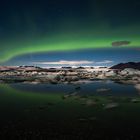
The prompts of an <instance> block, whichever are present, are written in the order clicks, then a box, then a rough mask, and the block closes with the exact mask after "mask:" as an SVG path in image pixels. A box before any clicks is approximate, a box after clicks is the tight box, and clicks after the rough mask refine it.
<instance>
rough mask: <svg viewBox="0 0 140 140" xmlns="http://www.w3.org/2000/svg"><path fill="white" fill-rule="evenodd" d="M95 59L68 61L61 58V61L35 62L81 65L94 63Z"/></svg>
mask: <svg viewBox="0 0 140 140" xmlns="http://www.w3.org/2000/svg"><path fill="white" fill-rule="evenodd" d="M92 63H94V62H93V61H87V60H81V61H67V60H60V61H50V62H34V64H41V65H47V64H48V65H81V64H92Z"/></svg>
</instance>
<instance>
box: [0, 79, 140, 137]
mask: <svg viewBox="0 0 140 140" xmlns="http://www.w3.org/2000/svg"><path fill="white" fill-rule="evenodd" d="M0 112H1V113H0V137H1V139H6V138H7V139H27V140H28V139H29V140H30V139H41V140H45V139H49V140H59V139H60V140H63V139H66V140H69V139H71V140H75V139H77V140H90V139H91V140H93V139H95V140H96V139H97V140H98V139H103V140H109V139H112V140H119V139H121V140H125V139H126V140H132V139H138V140H139V139H140V133H139V130H140V97H139V91H137V90H136V89H135V87H134V85H122V84H117V83H114V82H111V81H84V82H83V81H82V82H81V83H75V84H56V85H51V84H27V83H26V84H25V83H22V84H21V83H15V84H0Z"/></svg>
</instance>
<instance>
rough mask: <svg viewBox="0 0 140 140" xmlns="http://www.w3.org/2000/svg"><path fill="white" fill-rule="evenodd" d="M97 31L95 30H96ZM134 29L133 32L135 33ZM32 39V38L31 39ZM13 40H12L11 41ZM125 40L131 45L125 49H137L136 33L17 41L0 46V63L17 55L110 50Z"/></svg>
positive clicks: (97, 33)
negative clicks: (96, 49)
mask: <svg viewBox="0 0 140 140" xmlns="http://www.w3.org/2000/svg"><path fill="white" fill-rule="evenodd" d="M96 30H97V29H96ZM135 31H136V29H135V30H134V31H133V32H135ZM31 39H32V38H31ZM13 40H14V39H13ZM123 40H127V41H130V42H131V43H130V44H128V45H127V46H125V47H139V46H140V40H139V36H138V33H137V31H136V32H135V33H132V31H131V32H129V30H128V31H125V30H124V31H123V29H120V31H116V32H115V31H111V30H107V31H104V32H103V33H102V32H101V31H99V32H97V31H95V32H94V31H93V33H91V32H89V33H88V32H87V31H86V32H79V33H74V32H73V33H71V32H70V33H63V35H62V34H60V35H54V36H52V37H51V36H50V37H43V38H42V39H41V38H38V39H37V38H34V39H33V40H27V39H26V40H25V39H19V40H18V41H16V40H14V41H9V42H8V43H3V44H1V46H2V45H3V46H2V48H1V55H0V62H4V61H7V60H9V59H10V58H12V57H15V56H17V55H22V54H26V53H35V52H44V51H69V50H75V49H76V50H77V49H83V48H111V47H112V42H114V41H123Z"/></svg>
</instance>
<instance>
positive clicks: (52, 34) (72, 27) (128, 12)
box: [0, 0, 140, 62]
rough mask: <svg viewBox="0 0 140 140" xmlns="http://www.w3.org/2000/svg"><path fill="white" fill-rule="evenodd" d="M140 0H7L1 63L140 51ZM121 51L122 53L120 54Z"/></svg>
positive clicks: (3, 12) (1, 17) (0, 25)
mask: <svg viewBox="0 0 140 140" xmlns="http://www.w3.org/2000/svg"><path fill="white" fill-rule="evenodd" d="M139 6H140V2H139V1H136V0H133V1H132V0H127V1H123V0H115V1H111V0H108V1H103V0H100V1H98V0H68V1H65V0H30V1H27V0H24V1H18V0H13V1H10V0H7V1H3V2H2V3H1V5H0V13H1V14H0V20H1V22H0V62H5V61H7V60H9V59H10V58H12V57H16V56H19V55H22V54H26V53H34V52H36V53H38V52H48V51H68V50H77V49H78V50H80V49H86V48H87V49H88V48H112V42H114V41H130V42H131V43H130V44H128V45H126V46H123V47H131V48H136V47H139V46H140V41H139V37H140V36H139V32H140V18H139V13H140V9H139ZM120 51H121V50H120Z"/></svg>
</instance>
